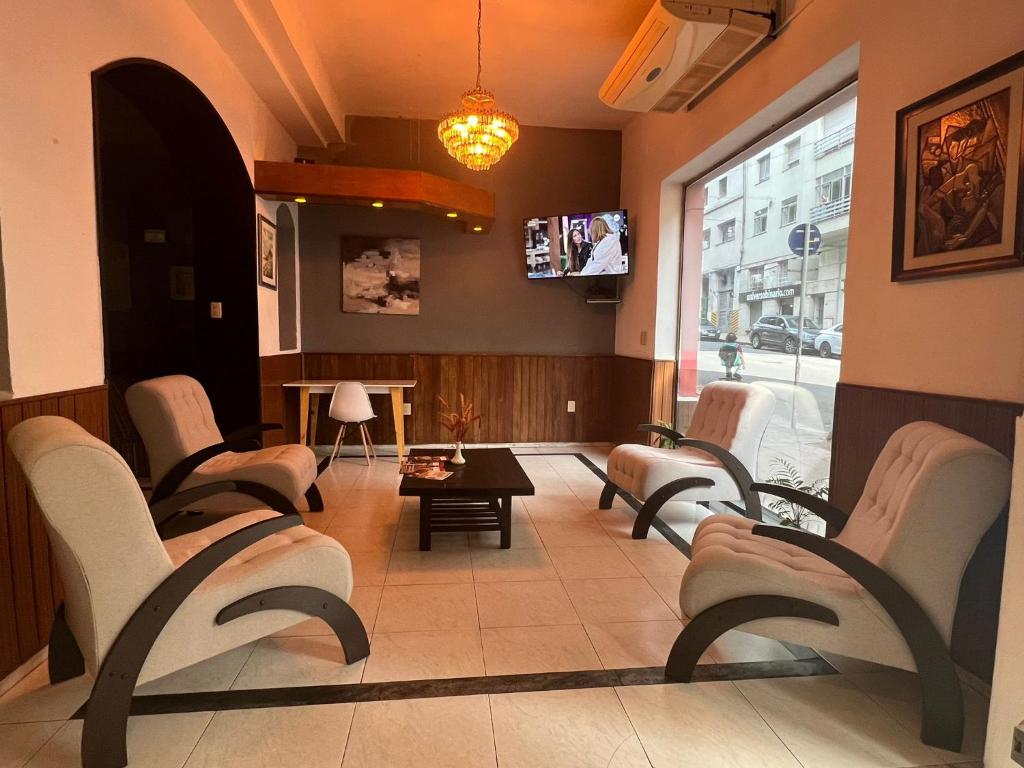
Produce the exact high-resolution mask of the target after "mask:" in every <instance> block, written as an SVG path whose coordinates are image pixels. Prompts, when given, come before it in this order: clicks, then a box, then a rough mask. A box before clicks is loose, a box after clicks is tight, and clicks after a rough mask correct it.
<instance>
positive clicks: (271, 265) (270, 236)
mask: <svg viewBox="0 0 1024 768" xmlns="http://www.w3.org/2000/svg"><path fill="white" fill-rule="evenodd" d="M256 218H257V220H258V224H259V248H258V251H259V259H260V263H259V270H260V285H262V286H265V287H267V288H272V289H273V290H275V291H276V290H277V225H276V224H274V222H272V221H271V220H270V219H268V218H267V217H266V216H261V215H257V216H256Z"/></svg>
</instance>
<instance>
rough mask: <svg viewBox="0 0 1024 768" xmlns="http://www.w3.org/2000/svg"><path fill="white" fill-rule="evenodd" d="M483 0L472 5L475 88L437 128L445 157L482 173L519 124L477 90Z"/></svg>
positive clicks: (511, 141)
mask: <svg viewBox="0 0 1024 768" xmlns="http://www.w3.org/2000/svg"><path fill="white" fill-rule="evenodd" d="M482 16H483V0H477V4H476V86H475V87H474V88H473V89H472V90H469V91H466V92H465V93H464V94H462V109H459V110H456V111H455V112H449V113H448V114H447V115H445V116H444V117H443V118H441V122H440V123H438V125H437V138H439V139H440V140H441V143H442V144H444V148H445V149H447V150H448V154H449V155H451V156H452V157H454V158H455V159H456V160H458V161H459V162H460V163H462V164H463V165H464V166H466V167H467V168H469V169H471V170H474V171H486V170H487V169H488V168H490V167H491V166H492V165H494V164H495V163H496V162H498V161H499V160H501V158H502V157H503V156H504V154H505V153H506V152H508V150H509V147H511V146H512V145H513V144H514V143H515V142H516V139H518V138H519V123H518V121H516V119H515V118H514V117H512V115H510V114H509V113H508V112H502V111H500V110H497V109H495V108H494V94H493V93H491V92H490V91H487V90H484V89H483V88H481V87H480V69H481V65H480V62H481V55H480V49H481V44H480V39H481V37H480V20H481V18H482Z"/></svg>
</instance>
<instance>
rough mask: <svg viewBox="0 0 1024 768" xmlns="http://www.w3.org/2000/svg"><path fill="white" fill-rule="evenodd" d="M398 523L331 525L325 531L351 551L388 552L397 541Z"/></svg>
mask: <svg viewBox="0 0 1024 768" xmlns="http://www.w3.org/2000/svg"><path fill="white" fill-rule="evenodd" d="M397 530H398V526H397V525H368V526H355V525H331V526H328V528H327V530H326V531H325V533H326V534H327V535H328V536H330V537H331V538H333V539H337V540H338V541H339V542H341V545H342V546H343V547H345V549H347V550H348V551H349V552H388V551H390V550H391V547H392V546H393V545H394V543H395V532H396V531H397Z"/></svg>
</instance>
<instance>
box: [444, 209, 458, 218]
mask: <svg viewBox="0 0 1024 768" xmlns="http://www.w3.org/2000/svg"><path fill="white" fill-rule="evenodd" d="M445 216H447V217H448V218H449V219H457V218H459V214H458V213H456V212H455V211H448V213H446V214H445Z"/></svg>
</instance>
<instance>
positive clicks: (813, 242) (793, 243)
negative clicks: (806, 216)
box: [789, 224, 821, 256]
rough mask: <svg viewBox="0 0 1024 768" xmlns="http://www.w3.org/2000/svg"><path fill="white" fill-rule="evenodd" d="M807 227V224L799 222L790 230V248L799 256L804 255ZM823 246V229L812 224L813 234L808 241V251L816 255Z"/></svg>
mask: <svg viewBox="0 0 1024 768" xmlns="http://www.w3.org/2000/svg"><path fill="white" fill-rule="evenodd" d="M806 229H807V225H806V224H799V225H797V226H795V227H793V229H792V230H791V231H790V233H789V250H791V251H792V252H793V253H794V254H796V255H797V256H803V255H804V230H806ZM820 248H821V230H820V229H818V228H817V227H816V226H814V225H813V224H811V236H810V239H809V240H808V242H807V253H809V254H810V255H812V256H813V255H814V254H816V253H817V252H818V250H819V249H820Z"/></svg>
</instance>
